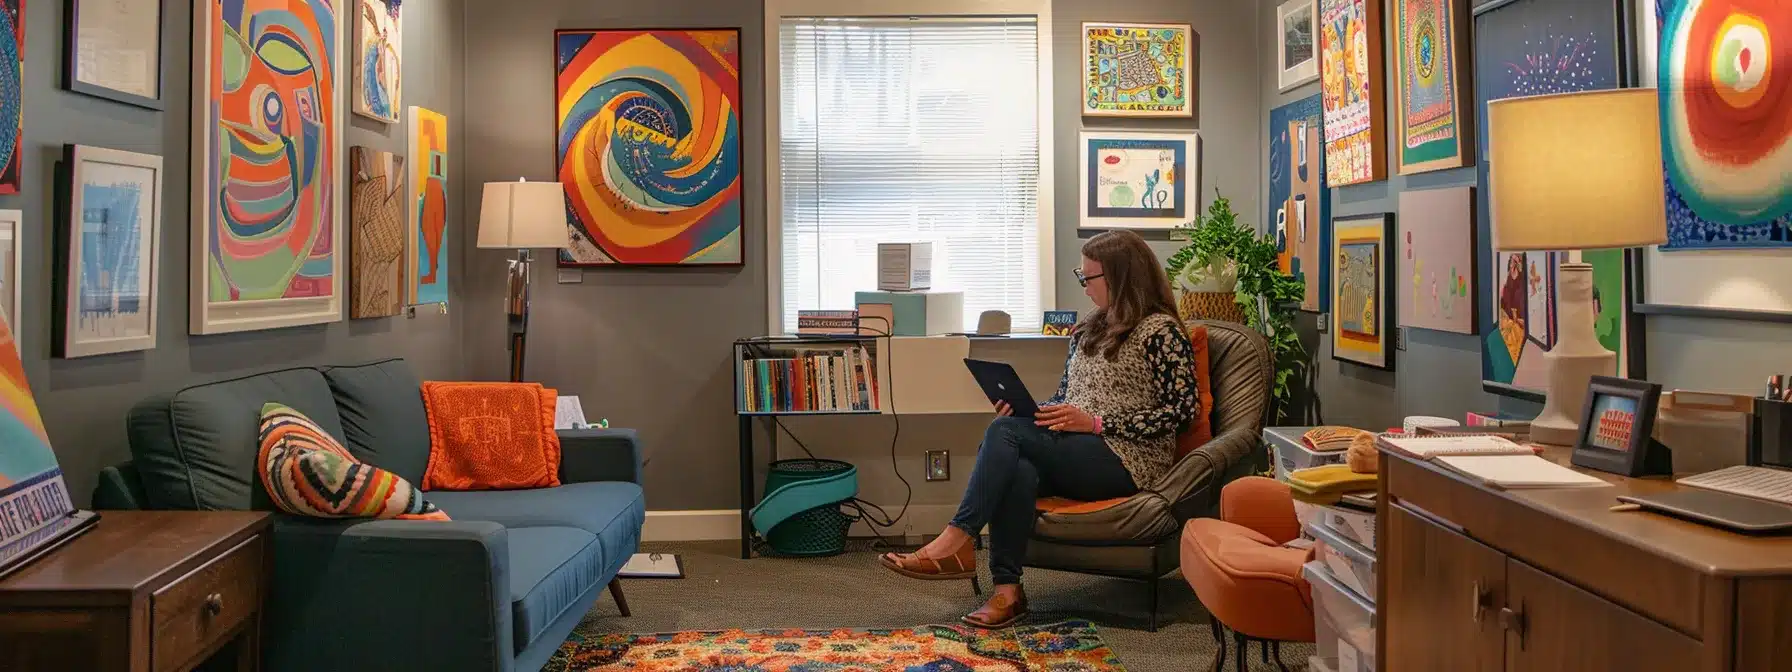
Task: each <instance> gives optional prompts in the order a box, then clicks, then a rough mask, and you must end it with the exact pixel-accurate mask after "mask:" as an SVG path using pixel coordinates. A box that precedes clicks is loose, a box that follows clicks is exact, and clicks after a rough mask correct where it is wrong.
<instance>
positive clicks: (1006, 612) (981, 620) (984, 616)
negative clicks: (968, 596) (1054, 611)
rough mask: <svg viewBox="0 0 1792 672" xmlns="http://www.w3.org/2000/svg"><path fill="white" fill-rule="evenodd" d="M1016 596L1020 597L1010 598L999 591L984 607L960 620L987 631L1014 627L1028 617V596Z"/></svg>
mask: <svg viewBox="0 0 1792 672" xmlns="http://www.w3.org/2000/svg"><path fill="white" fill-rule="evenodd" d="M1015 595H1018V597H1010V596H1009V593H1005V592H1002V591H1000V590H998V591H996V593H995V594H994V595H991V596H990V598H989V601H988V602H984V603H983V606H982V607H979V608H978V609H977V610H976V611H973V612H971V613H969V614H965V615H964V617H963V618H960V619H958V620H960V621H963V622H964V624H965V625H969V626H972V627H977V628H983V629H985V630H1001V629H1002V628H1006V627H1008V626H1010V625H1014V624H1015V623H1016V622H1018V621H1019V620H1020V619H1022V618H1025V617H1026V615H1027V594H1026V593H1020V592H1017V593H1015Z"/></svg>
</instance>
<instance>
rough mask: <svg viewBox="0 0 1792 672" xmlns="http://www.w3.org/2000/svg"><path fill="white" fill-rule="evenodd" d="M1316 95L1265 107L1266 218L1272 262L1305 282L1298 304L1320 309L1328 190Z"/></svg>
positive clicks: (1325, 290) (1324, 297)
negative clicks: (1272, 248) (1272, 242)
mask: <svg viewBox="0 0 1792 672" xmlns="http://www.w3.org/2000/svg"><path fill="white" fill-rule="evenodd" d="M1321 117H1322V113H1321V111H1320V109H1319V96H1318V95H1314V96H1310V97H1307V98H1304V99H1301V100H1297V101H1294V102H1292V103H1289V104H1287V105H1283V106H1281V107H1278V108H1276V109H1273V110H1270V111H1269V213H1268V216H1269V218H1268V219H1267V220H1265V221H1268V222H1269V223H1270V225H1271V226H1273V227H1274V232H1275V236H1276V264H1277V266H1279V267H1280V268H1281V270H1282V272H1283V273H1287V274H1289V275H1292V276H1294V277H1295V278H1297V279H1299V280H1300V281H1301V282H1303V283H1305V284H1306V290H1305V293H1304V294H1302V295H1301V300H1300V309H1301V310H1304V311H1308V312H1314V313H1323V312H1325V311H1326V309H1327V307H1329V306H1330V305H1331V295H1330V293H1329V292H1330V290H1329V287H1330V285H1329V284H1328V283H1329V281H1330V277H1329V275H1328V274H1329V272H1330V269H1331V265H1330V264H1327V263H1325V260H1326V255H1327V254H1328V253H1330V251H1331V244H1330V242H1329V241H1328V235H1329V234H1330V232H1331V209H1332V204H1331V200H1332V197H1331V194H1332V190H1330V189H1327V188H1326V187H1325V159H1324V153H1323V152H1321V151H1320V143H1321V138H1323V137H1324V132H1323V131H1322V130H1321V125H1322V124H1321V121H1320V119H1321Z"/></svg>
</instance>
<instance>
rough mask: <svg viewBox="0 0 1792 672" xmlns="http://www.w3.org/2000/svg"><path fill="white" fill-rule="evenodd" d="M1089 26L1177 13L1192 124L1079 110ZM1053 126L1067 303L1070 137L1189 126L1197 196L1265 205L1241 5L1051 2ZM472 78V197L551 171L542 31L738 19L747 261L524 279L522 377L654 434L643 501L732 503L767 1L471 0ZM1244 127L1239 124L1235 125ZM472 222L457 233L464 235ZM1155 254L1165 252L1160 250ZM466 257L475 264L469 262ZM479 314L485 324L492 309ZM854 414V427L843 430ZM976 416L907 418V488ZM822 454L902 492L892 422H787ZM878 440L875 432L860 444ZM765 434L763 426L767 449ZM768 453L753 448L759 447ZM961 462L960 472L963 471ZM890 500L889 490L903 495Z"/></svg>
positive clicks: (759, 192)
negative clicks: (1190, 39) (735, 265)
mask: <svg viewBox="0 0 1792 672" xmlns="http://www.w3.org/2000/svg"><path fill="white" fill-rule="evenodd" d="M1085 20H1106V21H1153V22H1186V23H1189V24H1191V25H1192V26H1193V27H1194V30H1195V31H1196V32H1197V33H1199V34H1200V35H1201V44H1200V49H1201V51H1200V56H1201V58H1200V66H1199V67H1200V72H1199V75H1198V76H1199V81H1198V86H1199V91H1200V94H1199V95H1200V99H1199V100H1200V103H1199V104H1200V116H1199V119H1198V120H1197V121H1190V120H1181V121H1163V120H1148V121H1142V122H1121V121H1119V120H1093V119H1092V120H1087V121H1086V122H1085V121H1084V120H1082V119H1081V118H1080V116H1079V114H1078V107H1077V97H1076V93H1075V92H1076V90H1077V89H1078V87H1080V80H1079V74H1078V70H1077V68H1078V65H1077V63H1078V59H1077V55H1078V52H1079V51H1080V49H1081V43H1080V37H1079V33H1078V31H1079V30H1080V27H1081V23H1082V22H1083V21H1085ZM1052 21H1053V25H1054V31H1053V34H1052V35H1051V36H1050V39H1051V40H1052V49H1053V52H1052V56H1053V62H1054V68H1055V73H1054V79H1053V87H1054V89H1055V90H1054V95H1055V97H1056V101H1055V104H1054V107H1053V137H1054V142H1055V143H1056V155H1055V161H1056V164H1057V166H1058V168H1057V180H1058V184H1057V185H1056V187H1057V190H1056V192H1055V198H1056V203H1057V206H1056V207H1057V221H1056V237H1057V250H1056V254H1057V263H1058V268H1059V270H1060V271H1062V272H1061V273H1060V274H1059V275H1060V277H1059V279H1058V280H1057V291H1058V302H1059V307H1060V308H1070V309H1077V310H1087V309H1088V307H1089V306H1088V302H1087V299H1085V298H1084V297H1083V294H1082V289H1081V288H1080V287H1078V286H1077V285H1076V282H1075V281H1074V280H1072V279H1071V278H1070V276H1069V271H1070V269H1071V268H1072V267H1074V265H1075V264H1076V263H1077V249H1078V248H1079V247H1080V246H1081V244H1082V240H1081V239H1080V238H1079V237H1078V232H1077V229H1076V202H1077V201H1076V191H1075V189H1076V187H1075V184H1076V173H1075V172H1074V170H1073V169H1074V167H1075V165H1076V159H1077V150H1076V142H1077V132H1078V131H1079V130H1080V128H1082V125H1083V124H1084V123H1086V124H1087V125H1088V126H1090V127H1097V126H1099V127H1107V128H1113V127H1122V126H1124V127H1128V128H1148V129H1150V128H1157V129H1163V128H1200V129H1202V130H1204V131H1207V130H1208V129H1214V130H1212V131H1211V132H1205V133H1203V137H1202V141H1203V143H1204V145H1203V153H1204V159H1203V162H1202V164H1203V168H1205V170H1204V171H1203V175H1202V192H1201V193H1202V195H1203V206H1204V205H1205V202H1206V201H1207V200H1211V197H1212V194H1213V189H1214V188H1216V187H1217V188H1220V189H1222V190H1224V191H1225V193H1226V195H1227V196H1229V197H1231V198H1233V199H1234V203H1235V207H1238V208H1241V209H1242V210H1241V211H1245V212H1249V211H1254V210H1255V209H1256V208H1257V203H1258V201H1259V198H1260V192H1261V191H1262V187H1261V178H1260V177H1259V175H1260V174H1261V172H1262V171H1261V170H1260V168H1261V165H1262V160H1261V157H1260V156H1259V155H1260V152H1259V151H1258V149H1259V148H1258V146H1257V142H1256V141H1255V140H1254V139H1253V138H1254V137H1255V134H1256V131H1257V130H1258V129H1260V127H1261V124H1262V121H1261V117H1262V115H1261V110H1260V109H1259V98H1258V91H1257V79H1256V75H1255V73H1256V72H1257V70H1258V60H1259V58H1258V55H1259V54H1258V52H1259V43H1258V41H1257V40H1254V39H1253V38H1251V37H1250V36H1251V35H1253V34H1255V30H1256V21H1257V17H1256V16H1255V14H1254V13H1253V11H1252V8H1251V7H1250V5H1249V4H1248V3H1239V2H1236V1H1235V0H1134V1H1131V2H1124V3H1120V2H1104V1H1102V0H1057V2H1055V3H1054V4H1053V9H1052ZM467 22H468V25H472V26H478V27H479V28H478V30H474V31H471V32H470V33H469V35H468V36H467V39H468V43H467V53H469V54H471V55H472V56H473V57H472V58H469V59H468V60H467V71H466V86H467V90H468V91H473V92H476V94H475V95H473V96H471V97H470V98H469V100H468V101H467V108H466V115H465V116H466V122H467V126H466V129H467V133H466V138H467V145H466V146H467V148H468V152H469V155H471V156H476V157H478V161H477V164H476V165H473V166H471V167H470V168H469V171H470V172H469V173H467V175H466V179H464V180H462V181H461V182H460V184H461V186H462V188H463V190H464V194H465V198H466V199H467V202H468V203H469V204H477V203H478V198H479V192H478V190H479V189H480V184H481V183H482V182H485V181H488V180H504V179H515V178H516V177H518V176H525V177H529V178H531V179H548V178H551V177H552V174H553V171H554V150H553V144H552V142H553V133H552V126H551V125H548V124H546V123H544V121H545V120H551V119H552V118H553V107H552V99H553V87H554V84H553V79H552V69H551V68H550V67H548V64H549V63H551V62H552V33H553V30H554V29H556V28H599V27H602V28H626V27H637V28H648V27H680V28H704V27H714V28H729V27H739V28H742V29H743V30H742V68H741V71H742V85H741V90H742V94H743V98H744V100H743V109H744V111H745V114H744V123H745V131H746V133H745V147H744V150H745V155H746V161H747V164H746V165H747V167H748V169H747V170H746V171H745V176H746V191H745V199H746V231H745V233H746V243H745V246H744V251H745V255H746V265H745V266H744V267H743V268H740V269H723V270H704V269H653V270H643V269H597V270H590V271H587V272H585V273H583V282H582V283H580V284H557V283H555V282H554V281H553V280H551V279H548V278H551V277H553V274H552V273H544V274H543V277H542V278H540V279H538V282H537V283H536V285H535V295H534V303H533V312H532V313H531V325H530V326H531V329H530V332H529V333H530V336H531V340H530V342H529V351H528V352H529V358H530V362H532V364H531V366H530V368H529V372H528V375H529V377H530V378H531V379H534V380H540V381H542V382H543V383H545V384H547V385H549V386H552V387H556V388H558V389H559V390H560V391H561V392H562V393H563V394H578V395H580V396H581V397H582V401H583V403H584V407H585V409H586V413H587V415H590V416H593V417H598V416H601V417H607V418H609V419H610V420H611V421H612V422H613V423H614V424H617V425H619V426H628V427H634V428H636V429H638V430H640V432H641V435H642V438H643V441H644V442H645V443H646V445H647V450H648V454H649V456H650V462H649V464H648V466H647V490H648V494H649V497H650V499H651V507H652V508H653V509H656V510H664V509H721V508H731V507H732V506H734V505H735V504H736V503H737V500H736V497H737V493H736V487H737V486H736V483H737V482H738V481H737V478H738V471H737V470H738V465H737V462H736V460H735V446H736V442H737V431H738V430H737V425H736V422H735V416H734V414H733V408H732V404H733V397H732V395H733V391H732V389H733V387H732V386H733V373H732V370H731V367H730V351H729V343H730V342H731V341H732V340H733V339H735V338H737V337H741V336H751V335H758V334H764V333H765V332H766V308H767V307H766V276H765V270H766V269H765V222H766V215H765V198H764V189H765V184H764V182H763V177H762V174H761V173H762V171H759V170H754V168H755V167H756V166H758V165H760V161H761V160H762V157H763V156H764V153H763V152H764V151H765V148H764V136H765V132H764V126H763V125H762V123H761V120H760V118H759V117H760V114H761V113H762V111H763V109H764V103H763V95H764V77H763V72H762V70H763V64H764V54H763V51H762V49H763V48H764V47H763V45H764V36H763V35H762V34H761V33H762V32H763V30H762V27H763V25H764V18H763V5H762V3H760V2H756V1H747V2H742V1H739V0H695V1H684V2H677V3H657V4H656V3H639V4H636V3H590V2H581V1H577V0H542V1H539V2H531V3H514V4H500V3H469V4H468V6H467ZM1241 128H1244V129H1251V131H1250V132H1240V131H1239V130H1238V129H1241ZM472 233H473V232H472V230H471V229H470V228H469V229H468V230H467V232H466V238H465V240H467V241H469V244H470V241H471V240H472ZM1156 245H1157V247H1158V248H1159V249H1160V250H1163V251H1165V252H1166V253H1167V252H1168V251H1169V250H1172V249H1173V247H1172V246H1169V244H1168V243H1157V244H1156ZM471 254H472V256H471V258H470V259H469V260H468V261H469V264H468V275H467V276H465V277H466V278H467V283H466V284H465V285H464V286H465V288H466V291H467V295H468V297H467V298H468V301H467V302H466V303H467V305H468V308H467V310H466V311H463V314H466V315H472V316H473V317H472V318H469V319H467V320H466V321H465V324H464V328H465V334H466V336H467V340H466V342H465V343H464V347H465V348H466V352H467V353H468V360H467V361H468V362H469V370H468V373H470V374H471V375H473V376H474V377H478V378H501V377H503V376H504V372H505V368H504V367H505V359H504V354H505V353H504V345H503V331H504V327H503V321H502V318H501V317H500V315H501V312H500V306H499V302H500V300H501V298H502V293H503V291H504V287H503V276H502V268H503V263H504V261H503V260H504V258H505V257H504V255H503V254H502V253H499V252H485V251H477V250H475V251H473V252H472V253H471ZM474 265H477V268H472V267H473V266H474ZM487 316H489V319H487ZM848 422H850V423H851V426H850V427H848V426H844V425H845V424H846V423H848ZM986 422H987V420H986V419H985V418H982V417H980V416H953V417H940V418H928V417H920V416H911V417H908V418H904V419H903V420H902V437H903V439H902V441H901V443H900V444H898V446H897V451H898V453H899V458H898V464H899V465H901V466H900V468H902V469H903V470H904V474H906V475H907V476H908V477H909V479H910V480H911V481H917V486H920V484H919V483H918V481H919V476H920V474H921V470H920V468H919V462H920V460H919V457H920V452H921V451H922V450H925V449H926V448H937V447H941V446H944V447H948V448H956V449H957V450H960V451H962V452H963V453H964V454H965V455H966V456H967V457H968V456H969V455H970V454H972V453H973V452H974V451H973V449H974V447H975V444H976V441H977V439H978V437H980V436H981V434H982V430H983V426H984V425H985V424H986ZM787 425H788V426H790V427H791V428H792V429H793V431H795V432H797V433H799V434H800V435H801V438H802V440H803V441H804V442H805V443H806V444H808V445H809V447H810V448H812V449H814V450H815V451H816V452H817V453H819V454H822V455H824V456H834V457H842V456H847V455H850V456H851V458H850V459H854V460H855V461H858V462H859V463H860V464H861V465H867V467H866V468H865V469H862V470H861V473H860V477H861V480H862V487H863V488H864V490H865V491H866V493H867V496H868V497H871V498H872V499H874V500H876V501H879V502H885V503H888V502H891V501H892V500H891V498H890V496H891V495H895V494H896V493H899V492H900V491H901V490H900V488H901V486H900V484H899V483H897V482H896V479H895V477H894V475H893V474H891V473H890V471H889V469H887V468H884V467H876V468H872V467H870V466H868V465H874V464H880V462H877V461H875V459H876V456H877V455H879V454H882V453H883V451H886V450H888V446H889V443H888V438H887V437H888V436H889V435H890V434H889V432H891V431H892V430H893V427H891V426H890V422H889V421H888V420H877V419H869V418H858V419H851V418H849V419H840V420H824V419H815V420H813V421H810V422H798V421H791V422H788V423H787ZM865 437H871V438H865ZM766 438H767V437H765V436H764V435H763V434H762V435H761V436H760V441H761V444H760V445H761V446H764V445H767V444H766V443H764V442H765V441H766ZM763 455H764V453H763V452H762V453H761V456H763ZM967 466H968V465H959V468H958V469H955V473H957V474H963V473H967V472H965V471H964V468H965V467H967ZM962 483H963V480H962V477H960V478H958V479H955V480H954V481H952V482H950V483H949V484H939V485H942V486H946V487H939V488H926V487H918V488H917V495H916V502H915V503H917V504H928V503H950V502H952V501H955V500H956V497H957V492H958V490H957V488H960V487H962ZM895 501H896V502H897V503H899V502H900V496H899V495H898V496H896V500H895Z"/></svg>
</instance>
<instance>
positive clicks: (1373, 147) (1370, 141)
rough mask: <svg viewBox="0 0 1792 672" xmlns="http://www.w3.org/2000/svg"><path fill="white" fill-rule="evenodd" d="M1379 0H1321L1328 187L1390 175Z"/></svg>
mask: <svg viewBox="0 0 1792 672" xmlns="http://www.w3.org/2000/svg"><path fill="white" fill-rule="evenodd" d="M1381 2H1382V0H1319V81H1320V84H1319V94H1320V97H1321V103H1322V104H1323V106H1324V108H1325V178H1326V179H1325V182H1326V186H1329V187H1334V188H1335V187H1342V186H1346V185H1351V184H1361V183H1363V182H1374V181H1377V180H1383V179H1387V176H1388V167H1387V163H1388V162H1387V143H1385V142H1383V141H1382V140H1383V139H1384V138H1386V137H1387V104H1386V100H1385V99H1384V98H1383V97H1382V96H1383V95H1384V94H1383V92H1382V79H1383V78H1384V77H1385V75H1384V74H1383V73H1384V72H1385V70H1383V69H1382V46H1381V31H1382V25H1381Z"/></svg>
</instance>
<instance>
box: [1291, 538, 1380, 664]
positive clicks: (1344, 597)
mask: <svg viewBox="0 0 1792 672" xmlns="http://www.w3.org/2000/svg"><path fill="white" fill-rule="evenodd" d="M1301 573H1302V574H1304V575H1306V577H1307V582H1308V583H1310V584H1312V586H1313V635H1314V648H1316V649H1318V653H1319V656H1318V658H1319V659H1320V662H1323V663H1325V666H1326V669H1329V670H1337V672H1374V670H1375V607H1374V606H1371V605H1369V604H1368V603H1365V602H1363V601H1362V600H1360V599H1358V598H1357V597H1356V596H1355V595H1352V594H1351V592H1350V590H1349V589H1347V588H1345V587H1344V586H1342V585H1340V584H1339V583H1338V580H1337V579H1336V578H1334V577H1333V576H1332V574H1331V572H1329V571H1326V569H1325V566H1324V565H1322V564H1320V563H1319V561H1317V560H1315V561H1313V562H1309V563H1307V565H1306V567H1303V568H1302V569H1301Z"/></svg>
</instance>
